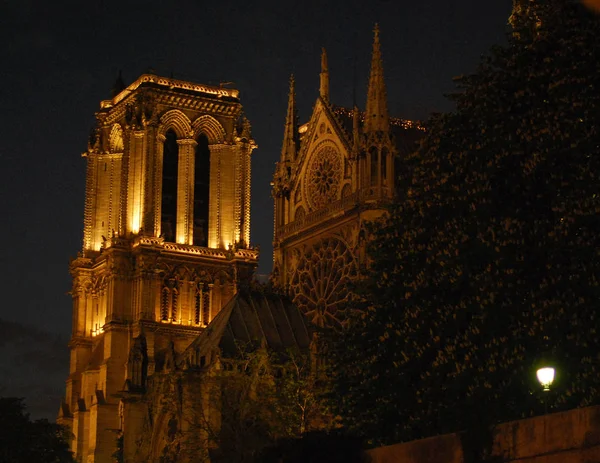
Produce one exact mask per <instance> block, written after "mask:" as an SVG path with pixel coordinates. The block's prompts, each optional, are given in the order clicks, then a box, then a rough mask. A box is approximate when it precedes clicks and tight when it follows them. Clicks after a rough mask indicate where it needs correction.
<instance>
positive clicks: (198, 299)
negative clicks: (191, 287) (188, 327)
mask: <svg viewBox="0 0 600 463" xmlns="http://www.w3.org/2000/svg"><path fill="white" fill-rule="evenodd" d="M201 310H202V289H200V287H197V288H196V294H195V295H194V323H195V324H196V325H199V324H200V314H201Z"/></svg>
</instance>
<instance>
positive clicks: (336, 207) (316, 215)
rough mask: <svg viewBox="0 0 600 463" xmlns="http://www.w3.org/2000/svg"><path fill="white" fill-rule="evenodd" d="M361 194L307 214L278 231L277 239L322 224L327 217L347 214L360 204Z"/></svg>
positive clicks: (356, 193)
mask: <svg viewBox="0 0 600 463" xmlns="http://www.w3.org/2000/svg"><path fill="white" fill-rule="evenodd" d="M359 197H360V195H359V192H355V193H352V194H351V195H349V196H346V197H345V198H342V199H338V200H337V201H334V202H332V203H329V204H328V205H327V206H325V207H323V208H321V209H319V210H316V211H313V212H310V213H308V214H306V215H305V216H304V217H303V218H302V219H299V220H295V221H293V222H290V223H288V224H286V225H284V226H283V227H279V229H278V230H277V237H278V238H283V237H284V236H287V235H290V234H292V233H296V232H298V231H300V230H302V229H304V228H307V227H310V226H311V225H313V224H314V223H317V222H320V221H322V220H323V219H325V218H327V217H332V216H334V217H335V216H337V215H339V214H340V213H345V212H346V211H347V210H350V209H353V208H354V207H356V205H357V204H358V200H359Z"/></svg>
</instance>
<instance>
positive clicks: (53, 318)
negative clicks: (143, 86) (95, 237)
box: [0, 0, 512, 414]
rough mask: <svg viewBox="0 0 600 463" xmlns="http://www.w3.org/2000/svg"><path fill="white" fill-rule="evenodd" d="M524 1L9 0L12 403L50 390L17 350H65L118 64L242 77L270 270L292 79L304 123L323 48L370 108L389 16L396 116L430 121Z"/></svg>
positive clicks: (191, 76)
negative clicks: (100, 132)
mask: <svg viewBox="0 0 600 463" xmlns="http://www.w3.org/2000/svg"><path fill="white" fill-rule="evenodd" d="M511 4H512V0H488V1H481V0H461V1H448V0H420V1H417V2H408V1H402V0H396V1H393V0H388V1H385V0H372V1H358V0H348V1H332V0H330V1H327V0H323V1H312V0H306V1H304V2H296V1H284V0H282V1H280V2H273V1H272V0H271V1H256V2H250V1H247V2H239V3H238V2H235V1H225V0H224V1H221V2H205V1H201V0H196V1H190V0H187V1H173V2H166V1H163V2H157V1H144V2H142V1H136V2H133V1H122V2H112V1H102V0H96V1H94V2H81V1H77V2H75V1H69V2H65V1H61V0H57V1H55V2H43V1H37V2H36V1H33V0H8V1H6V0H5V1H4V2H2V3H1V5H0V38H1V43H2V48H1V52H0V53H1V55H0V63H1V66H2V70H1V71H0V84H1V86H0V102H1V108H2V112H1V116H0V117H1V122H2V123H1V125H0V130H1V133H2V144H1V145H0V160H1V162H2V167H1V169H0V198H1V202H0V211H1V215H0V217H1V223H2V225H1V226H0V243H2V245H3V249H2V252H1V253H0V266H1V271H2V278H1V279H0V285H1V286H0V288H1V293H0V294H2V296H3V297H2V302H1V306H0V337H1V336H2V335H3V333H11V335H12V336H11V339H13V341H10V342H12V343H13V344H12V345H13V348H9V347H7V345H8V344H10V342H9V341H7V340H6V339H4V342H3V339H0V395H11V394H12V395H14V394H21V395H26V396H27V401H28V402H32V403H33V402H34V399H33V398H32V397H30V395H31V394H34V395H35V394H46V395H48V396H50V395H52V392H48V391H46V392H43V391H40V390H39V388H38V389H36V390H35V391H33V390H32V388H31V387H29V386H27V384H26V383H32V385H33V383H35V382H36V381H38V382H41V381H44V379H42V378H41V377H38V378H36V375H35V368H32V366H31V364H30V365H29V367H28V370H27V371H25V372H23V371H24V370H23V368H21V370H17V371H16V372H15V373H14V374H13V373H11V376H14V378H13V379H12V380H11V382H9V381H7V380H6V379H5V378H7V376H6V375H7V374H9V372H11V371H14V367H15V363H19V364H20V365H22V364H23V362H25V360H23V359H20V358H19V360H17V357H16V356H15V353H14V352H15V349H14V346H15V345H16V344H15V343H17V342H21V344H22V345H31V346H34V344H35V346H37V347H35V346H34V347H31V349H32V350H33V351H34V354H35V352H36V349H37V352H38V354H39V355H37V356H36V355H34V354H32V355H30V357H31V358H33V359H37V360H31V359H30V360H28V361H29V362H32V361H37V362H39V363H43V364H45V365H48V360H47V359H46V360H43V359H44V358H45V357H44V356H43V355H41V354H40V353H41V352H46V351H48V350H49V349H56V344H57V343H56V342H55V341H54V340H53V338H52V336H55V337H56V336H63V337H64V338H65V339H66V338H67V336H68V335H69V333H70V323H71V302H70V298H69V297H68V296H67V295H66V293H67V292H68V291H69V288H70V278H69V275H68V259H69V257H72V256H75V255H76V253H77V252H78V250H79V249H80V247H81V237H82V227H83V225H82V223H83V222H82V219H83V200H84V169H85V162H84V160H83V159H82V158H81V157H80V154H81V153H82V152H83V151H84V150H85V149H86V146H87V136H88V133H89V130H90V127H91V126H92V124H93V122H94V117H93V116H94V112H95V111H96V110H97V109H98V108H99V102H100V100H102V99H106V98H108V97H109V95H110V89H111V87H112V83H113V82H114V81H115V78H116V76H117V74H118V72H119V70H120V69H122V70H123V76H124V79H125V82H126V83H127V84H129V83H130V82H132V81H133V80H134V79H135V78H137V77H138V75H139V74H141V73H143V72H145V71H146V70H147V69H148V68H150V67H152V68H154V69H155V70H156V72H157V73H158V74H162V75H170V74H171V73H172V74H173V76H174V77H175V78H180V79H185V80H192V81H196V82H200V83H209V84H210V83H212V84H218V83H219V82H224V81H226V82H234V85H235V87H236V88H238V89H239V90H240V91H241V98H242V104H243V105H244V108H245V112H246V114H247V116H248V118H249V119H250V121H251V122H252V126H253V134H254V138H255V139H256V141H257V143H258V145H259V149H257V150H256V151H255V152H254V158H253V164H252V169H253V172H252V177H253V181H252V243H253V244H254V245H256V244H258V245H260V247H261V250H262V255H261V263H260V267H259V271H260V273H268V272H269V271H270V267H271V237H272V223H273V219H272V211H273V206H272V202H271V198H270V196H269V193H270V191H269V190H270V187H269V182H270V180H271V177H272V173H273V170H274V163H275V162H276V160H277V159H278V156H279V151H280V146H281V138H282V134H283V123H284V119H285V110H286V103H287V90H288V78H289V75H290V73H292V72H293V73H294V74H295V76H296V89H297V95H298V106H299V113H300V114H299V116H300V120H301V121H302V122H305V121H306V120H307V118H308V117H309V115H310V111H311V108H312V105H313V103H314V102H315V100H316V97H317V94H318V85H319V82H318V73H319V65H320V49H321V47H322V46H325V47H326V48H327V51H328V55H329V70H330V79H331V99H332V101H333V102H334V103H335V104H339V105H346V106H351V105H352V95H353V89H354V88H356V95H357V103H358V105H359V107H362V108H364V102H365V93H366V87H367V78H368V71H369V63H370V52H371V42H372V29H373V25H374V23H375V22H379V24H380V28H381V41H382V51H383V58H384V68H385V77H386V84H387V89H388V101H389V109H390V113H391V114H392V115H393V116H398V117H404V118H408V119H425V118H427V116H428V115H429V114H430V113H431V112H434V111H444V110H449V109H451V105H450V103H449V102H448V101H447V100H446V99H445V98H444V96H443V95H444V94H445V93H448V92H451V91H452V90H453V84H452V77H454V76H456V75H459V74H463V73H469V72H472V71H473V70H474V69H475V66H476V64H477V62H478V60H479V57H480V55H481V54H482V53H485V52H486V51H487V50H488V49H489V47H490V46H491V45H493V44H495V43H501V42H502V41H503V40H504V34H505V25H506V21H507V18H508V16H509V14H510V9H511ZM355 68H356V78H354V77H353V76H354V69H355ZM2 320H4V321H2ZM8 320H9V321H12V322H16V323H17V324H8V322H7V321H8ZM23 324H30V325H34V326H35V327H36V328H37V329H38V330H41V331H42V332H48V333H50V335H51V336H50V337H49V338H47V339H46V338H44V339H46V341H43V342H46V344H43V342H42V341H40V336H37V335H36V337H35V340H34V339H33V337H32V336H30V338H31V339H30V340H29V341H27V336H25V335H24V334H23V333H25V332H26V331H25V330H22V331H19V329H17V328H18V327H19V326H21V325H23ZM2 328H4V330H3V329H2ZM19 333H21V334H19ZM36 333H37V332H36ZM19 336H20V337H19ZM14 339H17V341H14ZM19 339H20V341H19ZM65 342H66V341H65ZM40 343H41V344H40ZM21 344H19V345H21ZM38 344H39V346H38ZM58 345H62V346H63V347H64V350H63V351H60V352H59V353H58V354H57V356H58V357H53V358H55V360H56V359H57V358H58V359H62V358H64V359H65V360H64V370H63V371H60V372H57V377H58V376H61V377H63V379H64V378H66V374H67V373H66V372H67V369H68V365H67V363H66V362H67V360H66V358H67V357H66V352H67V350H66V345H65V344H61V343H60V342H59V343H58ZM3 357H4V358H3ZM40 359H42V360H43V362H42V360H40ZM59 363H61V364H62V360H61V362H59ZM28 375H29V376H28ZM21 377H22V378H24V379H23V380H20V379H19V378H21ZM15 378H16V379H15ZM46 381H47V380H46ZM53 381H55V382H56V386H54V385H53V386H52V391H58V393H59V394H60V391H61V389H62V387H63V386H62V384H63V383H62V380H60V379H59V380H54V379H53ZM53 384H54V383H53ZM27 387H29V389H26V388H27ZM19 388H20V390H17V392H15V389H19ZM28 394H29V396H28ZM57 407H58V402H56V407H54V408H50V409H49V410H50V411H49V412H48V411H46V409H42V406H39V407H38V408H39V409H36V410H33V409H32V411H33V412H34V413H38V414H48V413H51V414H53V413H54V411H55V410H57Z"/></svg>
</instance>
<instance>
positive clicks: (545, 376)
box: [537, 367, 554, 391]
mask: <svg viewBox="0 0 600 463" xmlns="http://www.w3.org/2000/svg"><path fill="white" fill-rule="evenodd" d="M537 379H538V381H539V382H540V384H541V385H542V389H543V390H544V391H549V390H550V386H552V383H553V382H554V368H552V367H544V368H540V369H539V370H538V371H537Z"/></svg>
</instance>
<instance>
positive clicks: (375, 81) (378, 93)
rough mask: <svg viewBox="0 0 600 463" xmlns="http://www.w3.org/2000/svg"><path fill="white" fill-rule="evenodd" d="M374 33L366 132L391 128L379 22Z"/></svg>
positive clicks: (384, 130)
mask: <svg viewBox="0 0 600 463" xmlns="http://www.w3.org/2000/svg"><path fill="white" fill-rule="evenodd" d="M374 34H375V37H374V39H373V56H372V58H371V74H370V76H369V89H368V91H367V111H366V120H365V132H366V133H369V132H387V131H388V130H389V116H388V110H387V96H386V91H385V82H384V80H383V61H382V59H381V49H380V45H379V25H378V24H375V30H374Z"/></svg>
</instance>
